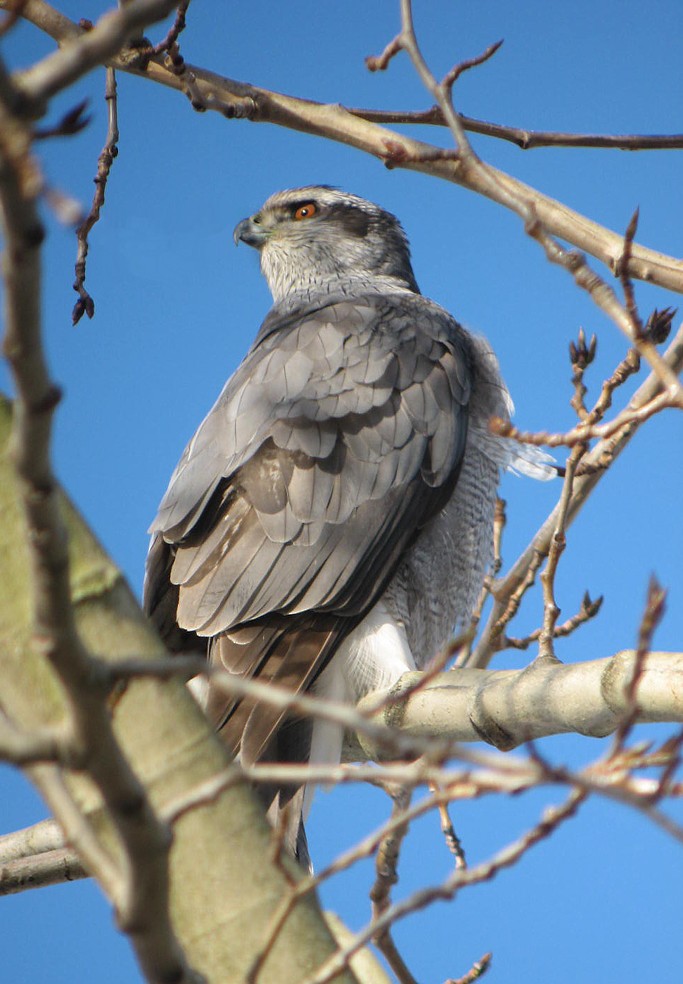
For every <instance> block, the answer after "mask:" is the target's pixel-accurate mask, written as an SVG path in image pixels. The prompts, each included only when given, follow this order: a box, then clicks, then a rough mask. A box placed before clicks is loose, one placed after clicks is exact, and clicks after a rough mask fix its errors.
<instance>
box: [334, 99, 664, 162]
mask: <svg viewBox="0 0 683 984" xmlns="http://www.w3.org/2000/svg"><path fill="white" fill-rule="evenodd" d="M348 112H349V113H352V114H353V115H354V116H358V117H359V118H360V119H362V120H367V121H368V123H379V124H382V125H385V126H386V125H411V124H412V125H417V126H424V125H427V126H444V127H445V126H447V125H448V124H447V123H446V120H445V118H444V115H443V113H442V111H441V109H440V108H439V107H438V106H432V107H431V108H430V109H424V110H415V111H412V112H411V111H409V110H390V109H368V108H361V107H349V109H348ZM458 115H459V117H460V122H461V123H462V126H463V128H464V129H465V130H467V131H468V132H469V133H479V134H482V135H483V136H486V137H493V138H495V139H497V140H506V141H508V142H509V143H513V144H515V145H516V146H517V147H519V148H520V150H534V149H536V148H538V147H576V148H583V149H585V148H591V147H592V148H597V149H602V150H630V151H636V150H681V149H683V133H672V134H651V133H647V134H644V133H641V134H636V133H630V134H606V133H562V132H559V131H553V130H529V129H526V128H525V127H518V126H505V125H504V124H501V123H489V122H487V121H486V120H479V119H475V117H473V116H465V115H464V114H463V113H459V114H458Z"/></svg>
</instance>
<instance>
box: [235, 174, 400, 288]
mask: <svg viewBox="0 0 683 984" xmlns="http://www.w3.org/2000/svg"><path fill="white" fill-rule="evenodd" d="M240 240H241V241H242V242H244V243H247V244H248V245H249V246H254V247H255V248H256V249H257V250H258V251H259V253H260V256H261V270H262V272H263V275H264V276H265V278H266V280H267V281H268V286H269V287H270V290H271V293H272V295H273V297H274V299H275V301H281V300H282V299H283V298H285V297H287V296H288V295H289V294H290V293H291V292H292V291H302V290H303V291H307V290H310V289H311V288H313V289H315V288H323V289H326V290H330V289H333V288H334V286H335V284H339V283H340V282H342V281H348V280H353V281H358V280H361V281H364V282H368V283H373V282H377V281H379V282H380V283H381V284H382V286H383V287H385V288H387V287H389V288H391V287H394V288H397V289H403V290H406V289H407V290H411V291H415V292H418V287H417V284H416V282H415V277H414V275H413V270H412V267H411V265H410V249H409V247H408V240H407V238H406V235H405V233H404V231H403V229H402V228H401V224H400V223H399V221H398V219H397V218H396V217H395V216H393V215H392V214H391V213H390V212H385V211H384V209H382V208H380V207H379V206H378V205H374V204H373V203H372V202H368V201H366V200H365V199H364V198H359V197H358V196H357V195H351V194H349V193H348V192H345V191H338V190H337V189H335V188H329V187H327V186H325V185H310V186H308V187H305V188H293V189H292V190H290V191H279V192H277V194H275V195H271V197H270V198H269V199H268V201H267V202H266V203H265V204H264V205H263V207H262V208H261V209H260V210H259V211H258V212H256V213H255V214H254V215H252V216H250V218H248V219H243V220H242V222H240V223H239V224H238V225H237V227H236V229H235V242H236V243H237V242H239V241H240Z"/></svg>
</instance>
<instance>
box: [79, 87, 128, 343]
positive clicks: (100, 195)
mask: <svg viewBox="0 0 683 984" xmlns="http://www.w3.org/2000/svg"><path fill="white" fill-rule="evenodd" d="M104 98H105V99H106V101H107V114H108V120H109V122H108V126H107V139H106V141H105V144H104V147H103V148H102V151H101V153H100V156H99V158H98V160H97V174H96V175H95V178H94V181H95V194H94V196H93V200H92V205H91V206H90V212H89V213H88V215H87V216H86V218H85V219H84V221H83V222H82V223H81V225H80V226H79V227H78V229H77V230H76V239H77V241H78V253H77V256H76V280H75V281H74V285H73V286H74V290H75V291H76V292H77V294H78V295H79V298H78V300H77V301H76V304H75V305H74V309H73V313H72V315H71V320H72V323H73V324H74V325H76V324H78V322H79V321H80V320H81V318H82V317H83V315H84V314H87V315H88V317H89V318H92V317H93V315H94V314H95V302H94V301H93V299H92V297H91V296H90V294H89V293H88V291H87V290H86V289H85V264H86V259H87V256H88V236H89V235H90V231H91V229H92V227H93V226H94V225H95V223H96V222H97V221H98V220H99V217H100V211H101V209H102V206H103V205H104V196H105V192H106V189H107V181H108V180H109V172H110V171H111V167H112V164H113V163H114V160H115V158H116V156H117V154H118V152H119V150H118V146H117V145H118V142H119V124H118V106H117V99H116V73H115V72H114V69H113V68H108V69H107V81H106V86H105V90H104Z"/></svg>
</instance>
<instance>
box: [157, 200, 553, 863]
mask: <svg viewBox="0 0 683 984" xmlns="http://www.w3.org/2000/svg"><path fill="white" fill-rule="evenodd" d="M235 239H236V241H239V240H241V241H244V242H246V243H248V244H249V245H252V246H255V247H256V248H257V249H258V250H259V252H260V257H261V268H262V271H263V273H264V275H265V276H266V279H267V281H268V284H269V287H270V288H271V291H272V293H273V297H274V300H275V305H274V307H273V309H272V310H271V312H270V313H269V314H268V316H267V317H266V319H265V321H264V322H263V325H262V326H261V329H260V331H259V333H258V335H257V337H256V340H255V342H254V344H253V345H252V347H251V349H250V350H249V352H248V354H247V356H246V358H245V360H244V362H243V363H242V364H241V365H240V367H239V368H238V369H237V371H236V372H235V374H234V375H233V376H232V378H231V379H230V380H229V381H228V383H227V384H226V386H225V388H224V390H223V392H222V393H221V394H220V396H219V398H218V400H217V401H216V403H215V405H214V407H213V408H212V410H211V411H210V412H209V414H208V416H207V417H206V419H205V420H204V422H203V423H202V424H201V426H200V428H199V430H198V431H197V433H196V434H195V436H194V437H193V438H192V440H191V441H190V443H189V444H188V446H187V448H186V450H185V452H184V454H183V456H182V458H181V460H180V462H179V464H178V466H177V468H176V470H175V472H174V474H173V476H172V478H171V481H170V484H169V487H168V490H167V492H166V495H165V496H164V498H163V500H162V503H161V506H160V508H159V513H158V515H157V518H156V520H155V522H154V524H153V526H152V528H151V532H152V533H153V539H152V543H151V547H150V553H149V558H148V564H147V575H146V581H145V605H146V609H147V611H148V612H149V613H150V615H151V616H152V618H153V619H154V620H155V622H156V624H157V625H158V627H159V629H160V631H161V633H162V636H163V637H164V638H165V639H166V641H167V644H168V645H169V647H170V648H171V649H174V650H182V649H192V648H194V649H196V648H197V637H205V638H206V639H208V655H209V658H210V660H211V661H212V662H214V663H216V664H218V665H221V666H223V667H225V669H227V670H229V671H230V672H233V673H238V674H242V675H245V676H253V677H258V678H259V679H261V680H268V681H273V682H276V683H282V684H283V685H284V686H286V687H289V688H290V689H292V690H294V691H299V690H308V689H311V688H313V689H314V690H315V691H316V692H318V693H324V694H328V695H330V696H334V697H338V698H340V699H357V698H358V697H359V696H360V695H361V694H363V693H365V692H367V691H369V690H371V689H374V688H376V687H378V686H385V685H389V684H391V683H393V682H394V680H395V679H396V678H397V677H398V676H400V674H401V673H402V672H404V671H405V670H406V669H411V668H414V667H415V666H418V667H421V666H423V665H424V664H425V663H426V662H427V661H428V660H429V659H430V658H431V657H432V656H434V655H435V653H436V652H437V651H438V650H439V648H440V647H441V646H443V645H444V643H445V642H446V641H447V640H448V638H449V636H450V634H451V632H452V630H453V628H454V626H455V625H456V624H457V623H462V622H464V621H465V620H466V619H467V618H468V616H469V614H470V613H471V610H472V607H473V605H474V601H475V599H476V596H477V594H478V591H479V589H480V587H481V583H482V580H483V577H484V574H485V571H486V568H487V566H488V564H489V563H490V558H491V541H492V523H493V507H494V502H495V497H496V488H497V483H498V477H499V471H500V468H501V466H502V467H505V466H508V465H511V464H513V463H514V462H513V459H514V458H515V457H516V456H518V455H519V448H518V447H516V446H514V445H511V444H509V443H508V442H505V441H501V440H500V439H497V438H495V437H493V436H492V435H490V434H489V432H488V427H487V423H488V419H489V418H490V417H491V416H492V415H494V414H495V415H497V416H500V417H503V418H505V417H507V416H508V414H509V412H510V407H511V404H510V400H509V396H508V394H507V390H506V389H505V386H504V384H503V382H502V380H501V379H500V376H499V373H498V367H497V363H496V360H495V357H494V356H493V354H492V352H491V350H490V348H489V347H488V345H487V344H486V343H485V342H484V341H482V340H481V339H476V338H474V337H473V336H471V335H469V334H468V333H467V332H466V331H465V330H464V329H463V328H462V327H461V326H460V325H459V324H458V323H457V322H456V321H455V320H454V319H453V318H452V317H451V315H449V314H448V313H447V312H446V311H444V310H443V309H442V308H440V307H439V306H438V305H436V304H435V303H433V302H432V301H430V300H428V299H427V298H425V297H423V296H422V295H421V294H420V293H419V291H418V287H417V284H416V282H415V278H414V275H413V272H412V268H411V264H410V255H409V250H408V245H407V241H406V238H405V235H404V233H403V231H402V229H401V227H400V225H399V223H398V221H397V220H396V219H395V218H394V217H393V216H392V215H390V214H389V213H387V212H385V211H383V210H382V209H380V208H379V207H378V206H376V205H373V204H372V203H370V202H367V201H365V200H364V199H361V198H358V197H356V196H354V195H349V194H346V193H344V192H340V191H336V190H334V189H330V188H326V187H307V188H300V189H296V190H293V191H286V192H281V193H279V194H276V195H274V196H272V197H271V198H270V199H269V200H268V201H267V202H266V203H265V205H264V206H263V208H262V209H261V210H260V211H259V212H258V213H256V215H254V216H252V217H251V218H250V219H246V220H244V221H243V222H241V223H240V224H239V225H238V226H237V228H236V230H235ZM522 462H523V459H522ZM517 463H519V461H518V462H517ZM523 469H524V470H527V471H532V472H533V471H536V472H537V473H538V474H542V472H543V465H542V463H541V464H538V463H534V462H533V461H532V463H531V465H527V464H525V463H524V462H523ZM206 707H207V711H208V713H209V714H210V716H211V718H212V720H213V721H214V723H215V725H216V727H218V728H219V729H220V730H221V733H222V735H223V737H224V738H225V740H226V741H227V742H228V744H229V746H230V748H231V750H232V751H233V752H234V753H236V754H240V755H241V757H242V758H243V760H245V761H248V762H253V761H256V760H263V759H267V760H277V761H308V760H309V759H311V758H312V759H314V760H317V761H320V760H330V759H334V758H335V757H336V758H338V755H339V749H340V746H341V732H340V729H339V728H338V727H336V726H333V725H329V724H322V723H316V724H315V725H313V726H311V723H310V722H301V721H299V722H297V721H292V720H290V719H286V718H284V717H283V715H282V714H281V713H280V712H278V711H275V710H273V709H272V708H271V707H270V706H268V705H265V704H259V703H255V704H254V703H253V702H249V701H242V702H236V701H231V700H229V699H227V698H226V697H225V696H224V695H222V694H220V693H217V692H215V690H214V688H212V687H211V685H210V683H209V687H208V694H207V696H206ZM302 795H303V794H302V791H301V790H299V789H292V788H285V789H282V788H269V789H268V790H266V791H265V793H264V798H265V799H266V801H267V803H268V805H269V806H270V807H271V815H275V814H277V812H278V810H280V809H282V808H284V806H285V805H286V804H287V803H288V802H289V801H290V800H292V799H293V798H294V800H295V807H296V810H295V817H294V820H293V821H292V831H293V834H292V841H293V842H294V841H295V840H296V836H297V835H298V838H299V839H298V848H299V855H300V856H302V857H303V855H304V854H305V845H304V841H303V840H302V837H303V828H300V824H299V815H300V810H301V799H302ZM299 828H300V829H299Z"/></svg>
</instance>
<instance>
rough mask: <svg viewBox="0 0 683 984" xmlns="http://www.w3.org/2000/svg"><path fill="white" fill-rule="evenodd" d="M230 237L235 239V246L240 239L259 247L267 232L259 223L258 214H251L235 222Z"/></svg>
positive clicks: (266, 236)
mask: <svg viewBox="0 0 683 984" xmlns="http://www.w3.org/2000/svg"><path fill="white" fill-rule="evenodd" d="M232 238H233V239H234V240H235V246H239V244H240V240H241V241H242V242H243V243H246V244H247V246H254V247H255V249H260V248H261V246H263V244H264V243H265V241H266V239H267V238H268V233H267V232H266V230H265V229H264V227H263V226H262V225H261V220H260V219H259V217H258V215H252V216H250V217H249V218H248V219H242V221H241V222H238V223H237V225H236V226H235V231H234V232H233V234H232Z"/></svg>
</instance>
